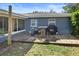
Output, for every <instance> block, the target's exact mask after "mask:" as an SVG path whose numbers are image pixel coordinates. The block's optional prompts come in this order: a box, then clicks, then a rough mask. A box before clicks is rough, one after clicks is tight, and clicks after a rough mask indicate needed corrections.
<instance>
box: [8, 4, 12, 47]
mask: <svg viewBox="0 0 79 59" xmlns="http://www.w3.org/2000/svg"><path fill="white" fill-rule="evenodd" d="M11 33H12V6H11V5H9V12H8V45H9V46H11V45H12V34H11Z"/></svg>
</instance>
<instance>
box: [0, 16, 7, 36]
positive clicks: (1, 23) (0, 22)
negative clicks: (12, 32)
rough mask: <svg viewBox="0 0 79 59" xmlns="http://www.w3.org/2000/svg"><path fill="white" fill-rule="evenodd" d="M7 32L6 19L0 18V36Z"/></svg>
mask: <svg viewBox="0 0 79 59" xmlns="http://www.w3.org/2000/svg"><path fill="white" fill-rule="evenodd" d="M7 32H8V18H7V17H0V35H2V34H5V33H7Z"/></svg>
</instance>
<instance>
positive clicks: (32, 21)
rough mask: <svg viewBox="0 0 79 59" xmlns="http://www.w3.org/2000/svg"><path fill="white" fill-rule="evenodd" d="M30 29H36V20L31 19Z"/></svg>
mask: <svg viewBox="0 0 79 59" xmlns="http://www.w3.org/2000/svg"><path fill="white" fill-rule="evenodd" d="M33 23H34V25H33ZM31 27H37V19H31Z"/></svg>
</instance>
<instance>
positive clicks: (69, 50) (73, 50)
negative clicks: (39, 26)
mask: <svg viewBox="0 0 79 59" xmlns="http://www.w3.org/2000/svg"><path fill="white" fill-rule="evenodd" d="M76 55H79V47H67V46H58V45H53V44H49V45H42V44H34V45H33V47H32V48H31V50H30V51H29V52H28V53H27V54H26V56H76Z"/></svg>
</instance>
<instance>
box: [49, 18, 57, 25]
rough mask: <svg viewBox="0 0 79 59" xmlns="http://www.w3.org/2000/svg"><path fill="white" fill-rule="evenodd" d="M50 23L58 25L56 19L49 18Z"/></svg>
mask: <svg viewBox="0 0 79 59" xmlns="http://www.w3.org/2000/svg"><path fill="white" fill-rule="evenodd" d="M49 24H54V25H56V20H55V19H49V20H48V25H49Z"/></svg>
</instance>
